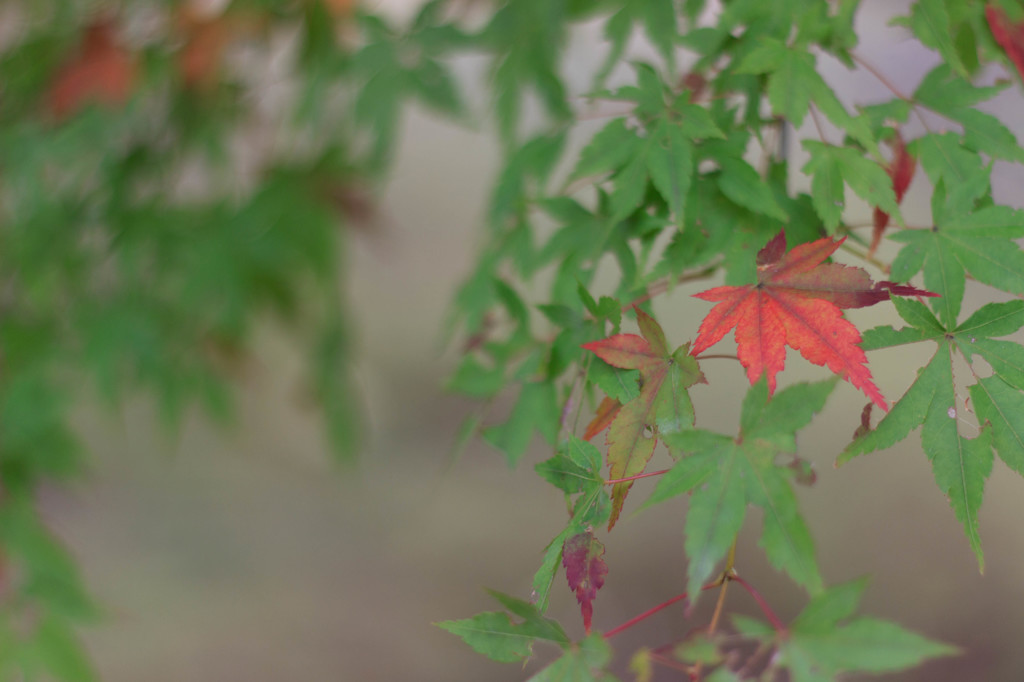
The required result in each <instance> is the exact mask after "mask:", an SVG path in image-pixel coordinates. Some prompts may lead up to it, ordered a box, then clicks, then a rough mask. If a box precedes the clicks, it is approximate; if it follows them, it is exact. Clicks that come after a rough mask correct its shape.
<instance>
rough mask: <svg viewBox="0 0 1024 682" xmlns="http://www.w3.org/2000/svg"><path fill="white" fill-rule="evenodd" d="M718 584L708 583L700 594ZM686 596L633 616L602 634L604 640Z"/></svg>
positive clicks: (674, 598)
mask: <svg viewBox="0 0 1024 682" xmlns="http://www.w3.org/2000/svg"><path fill="white" fill-rule="evenodd" d="M720 584H721V583H720V582H718V581H717V580H716V581H715V582H713V583H708V584H707V585H705V586H704V587H702V588H700V589H701V591H702V592H704V591H706V590H710V589H712V588H715V587H718V586H719V585H720ZM687 595H688V593H687V592H683V593H682V594H677V595H676V596H674V597H672V598H671V599H669V600H667V601H663V602H662V603H660V604H658V605H657V606H654V607H652V608H649V609H647V610H646V611H644V612H643V613H641V614H640V615H639V616H633V617H632V618H630V619H629V620H627V621H626V622H625V623H623V624H622V625H619V626H616V627H614V628H612V629H611V630H609V631H608V632H606V633H604V638H605V639H608V638H609V637H614V636H615V635H617V634H619V633H620V632H622V631H623V630H628V629H629V628H631V627H633V626H634V625H636V624H637V623H639V622H641V621H644V620H646V619H647V618H650V617H651V616H653V615H654V614H656V613H657V612H658V611H661V610H662V609H667V608H668V607H670V606H672V605H673V604H675V603H676V602H678V601H682V600H684V599H686V597H687Z"/></svg>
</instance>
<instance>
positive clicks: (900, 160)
mask: <svg viewBox="0 0 1024 682" xmlns="http://www.w3.org/2000/svg"><path fill="white" fill-rule="evenodd" d="M892 149H893V157H892V162H891V163H890V164H889V166H888V167H887V168H886V169H885V171H886V173H888V174H889V178H890V179H891V180H892V191H893V192H894V193H895V194H896V203H897V204H898V203H900V202H901V201H903V195H904V194H906V193H907V189H908V188H909V187H910V182H911V180H913V179H914V172H915V171H916V170H917V159H915V158H914V157H913V156H911V155H910V153H909V152H908V151H907V146H906V145H905V144H903V138H902V137H901V136H900V134H899V132H897V133H896V137H895V139H894V140H893V142H892ZM888 225H889V214H888V213H886V212H885V211H883V210H882V209H880V208H878V207H876V208H875V214H874V230H873V231H872V234H871V246H870V248H868V255H869V256H873V255H875V250H876V249H877V248H878V245H879V243H881V241H882V234H883V233H884V232H885V228H886V227H888Z"/></svg>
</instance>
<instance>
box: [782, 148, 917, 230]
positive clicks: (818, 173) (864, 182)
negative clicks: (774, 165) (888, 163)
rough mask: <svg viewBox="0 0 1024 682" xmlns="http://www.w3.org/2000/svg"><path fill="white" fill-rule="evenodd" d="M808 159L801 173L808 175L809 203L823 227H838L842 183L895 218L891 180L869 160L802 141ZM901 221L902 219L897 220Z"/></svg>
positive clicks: (854, 152) (896, 208)
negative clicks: (819, 217)
mask: <svg viewBox="0 0 1024 682" xmlns="http://www.w3.org/2000/svg"><path fill="white" fill-rule="evenodd" d="M803 146H804V149H806V150H807V151H808V152H809V153H810V155H811V159H810V161H808V162H807V164H806V165H805V166H804V167H803V169H802V170H803V172H804V173H807V174H808V175H812V176H813V177H812V179H811V201H812V202H813V204H814V209H815V210H816V211H817V212H818V215H820V216H821V219H822V220H823V221H824V223H825V227H826V228H827V229H828V230H829V231H832V230H835V229H836V227H838V225H839V222H840V218H841V216H842V213H843V208H844V207H845V205H846V199H845V196H844V193H843V185H844V183H845V184H847V185H849V186H850V189H852V190H853V191H854V192H855V193H856V194H857V195H858V196H859V197H861V198H862V199H864V200H865V201H867V202H868V203H869V204H871V205H872V206H877V207H879V208H880V209H881V210H883V211H885V212H886V213H888V214H890V215H893V216H899V215H900V212H899V210H900V209H899V203H898V202H897V201H896V194H895V192H893V189H892V178H890V177H889V175H888V174H887V173H886V172H885V169H884V168H882V167H881V166H879V165H878V164H877V163H875V162H874V161H872V160H871V159H868V158H865V157H864V155H863V154H862V153H860V152H859V151H857V150H856V149H852V148H850V147H836V146H833V145H828V144H824V143H822V142H817V141H815V140H804V142H803ZM897 220H898V221H899V222H902V221H903V219H902V218H897Z"/></svg>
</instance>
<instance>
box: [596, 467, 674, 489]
mask: <svg viewBox="0 0 1024 682" xmlns="http://www.w3.org/2000/svg"><path fill="white" fill-rule="evenodd" d="M669 471H670V469H662V470H661V471H648V472H646V473H643V474H637V475H636V476H626V477H625V478H609V479H608V480H607V481H605V482H604V484H605V485H614V484H615V483H629V482H630V481H636V480H639V479H641V478H647V477H648V476H661V475H662V474H667V473H668V472H669Z"/></svg>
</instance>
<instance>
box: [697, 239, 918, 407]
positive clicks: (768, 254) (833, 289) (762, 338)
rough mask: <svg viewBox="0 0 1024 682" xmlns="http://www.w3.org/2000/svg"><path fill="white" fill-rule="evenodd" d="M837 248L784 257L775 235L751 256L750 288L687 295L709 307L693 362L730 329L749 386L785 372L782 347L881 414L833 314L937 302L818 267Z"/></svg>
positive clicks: (850, 335) (846, 327)
mask: <svg viewBox="0 0 1024 682" xmlns="http://www.w3.org/2000/svg"><path fill="white" fill-rule="evenodd" d="M843 241H845V238H844V239H839V240H835V239H832V238H830V237H826V238H824V239H819V240H817V241H814V242H810V243H808V244H800V245H799V246H797V247H795V248H794V249H793V250H792V251H790V252H789V253H786V236H785V233H784V232H779V234H778V235H776V236H775V237H774V238H773V239H772V240H771V241H770V242H768V244H767V245H766V246H765V247H764V248H763V249H761V251H760V253H758V254H757V283H756V284H750V285H747V286H723V287H715V288H714V289H709V290H707V291H705V292H702V293H699V294H695V296H696V297H697V298H701V299H704V300H705V301H716V302H718V305H716V306H715V307H714V308H712V309H711V312H709V313H708V315H707V317H705V318H704V321H703V322H702V323H701V325H700V330H699V331H698V333H697V340H696V341H695V342H694V344H693V350H692V351H690V352H691V353H692V354H693V355H695V356H696V355H699V354H700V353H702V352H704V351H705V350H707V349H708V348H709V347H711V346H713V345H714V344H716V343H718V342H719V341H721V340H722V337H724V336H725V335H726V334H727V333H728V332H729V330H731V329H733V328H735V329H736V344H737V347H738V351H737V354H738V355H739V359H740V363H741V364H742V365H743V367H744V368H746V370H747V378H748V379H749V380H750V383H752V384H753V383H754V382H756V381H757V380H758V379H760V378H761V375H762V374H767V375H768V391H769V393H773V392H774V391H775V375H776V374H777V373H778V372H780V371H781V370H782V368H783V367H784V366H785V364H786V346H791V347H792V348H795V349H796V350H798V351H800V354H801V355H803V356H804V357H805V358H806V359H807V360H809V361H810V362H813V363H814V364H816V365H826V366H827V367H828V368H829V369H830V370H832V371H833V372H835V373H836V374H838V375H839V376H841V377H842V378H844V379H846V380H847V381H849V382H850V383H851V384H853V385H854V386H856V387H857V388H859V389H860V390H862V391H864V393H865V394H866V395H867V396H868V397H869V398H871V400H872V401H874V403H875V404H877V405H878V406H879V407H881V408H882V409H883V410H888V409H889V408H888V406H887V405H886V404H885V399H884V398H883V397H882V394H881V393H880V392H879V390H878V387H877V386H875V384H874V382H873V381H872V379H871V372H870V370H868V368H867V366H866V363H867V357H866V356H865V355H864V351H862V350H861V349H860V347H859V346H858V345H857V344H858V343H860V332H858V331H857V328H856V327H854V326H853V324H851V323H850V322H849V321H847V320H846V319H845V318H844V317H843V312H842V310H840V308H861V307H864V306H869V305H874V304H875V303H878V302H879V301H884V300H887V299H888V298H889V297H890V295H897V296H937V294H933V293H931V292H928V291H923V290H921V289H916V288H914V287H911V286H907V285H902V284H894V283H892V282H877V283H875V282H872V281H871V278H870V277H869V276H868V274H867V273H866V272H865V271H864V270H862V269H861V268H855V267H849V266H846V265H840V264H839V263H824V262H823V261H824V260H825V259H826V258H828V257H829V256H830V255H832V253H833V252H835V250H836V249H838V248H839V246H840V245H841V244H842V243H843Z"/></svg>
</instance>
